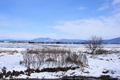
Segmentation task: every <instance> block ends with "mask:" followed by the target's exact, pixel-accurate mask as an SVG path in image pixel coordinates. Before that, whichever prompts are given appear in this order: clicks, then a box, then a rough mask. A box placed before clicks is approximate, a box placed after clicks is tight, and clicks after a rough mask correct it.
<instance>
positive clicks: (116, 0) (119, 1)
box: [111, 0, 120, 13]
mask: <svg viewBox="0 0 120 80" xmlns="http://www.w3.org/2000/svg"><path fill="white" fill-rule="evenodd" d="M111 4H112V6H113V8H114V11H112V12H113V13H118V12H120V0H113V2H112V3H111Z"/></svg>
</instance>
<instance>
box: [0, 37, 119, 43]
mask: <svg viewBox="0 0 120 80" xmlns="http://www.w3.org/2000/svg"><path fill="white" fill-rule="evenodd" d="M0 41H22V42H67V43H84V42H85V40H81V39H51V38H35V39H32V40H14V39H3V40H0ZM103 43H120V37H118V38H114V39H109V40H103Z"/></svg>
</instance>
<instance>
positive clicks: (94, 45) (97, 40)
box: [85, 36, 103, 54]
mask: <svg viewBox="0 0 120 80" xmlns="http://www.w3.org/2000/svg"><path fill="white" fill-rule="evenodd" d="M102 43H103V40H102V38H101V37H96V36H92V37H91V38H90V39H89V40H87V41H86V42H85V47H86V48H88V49H89V50H90V53H92V54H95V53H96V50H98V49H101V48H102V47H103V46H102Z"/></svg>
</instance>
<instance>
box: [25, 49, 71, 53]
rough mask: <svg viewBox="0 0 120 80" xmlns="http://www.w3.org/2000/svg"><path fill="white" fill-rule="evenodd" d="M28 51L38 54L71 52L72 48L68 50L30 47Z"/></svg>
mask: <svg viewBox="0 0 120 80" xmlns="http://www.w3.org/2000/svg"><path fill="white" fill-rule="evenodd" d="M27 53H34V54H38V53H54V54H59V53H71V51H70V50H66V49H59V48H57V49H53V48H43V49H30V50H28V51H27Z"/></svg>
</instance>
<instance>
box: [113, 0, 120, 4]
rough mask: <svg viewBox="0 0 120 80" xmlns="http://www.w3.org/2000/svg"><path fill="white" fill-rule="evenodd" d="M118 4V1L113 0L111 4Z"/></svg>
mask: <svg viewBox="0 0 120 80" xmlns="http://www.w3.org/2000/svg"><path fill="white" fill-rule="evenodd" d="M118 3H120V0H113V2H112V4H113V5H115V4H118Z"/></svg>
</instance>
